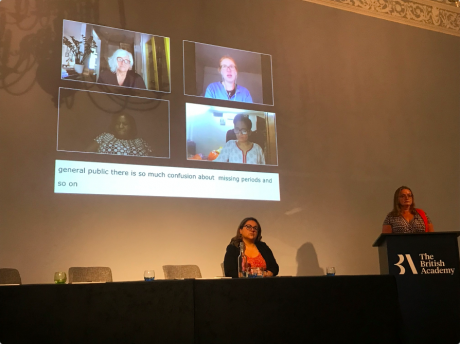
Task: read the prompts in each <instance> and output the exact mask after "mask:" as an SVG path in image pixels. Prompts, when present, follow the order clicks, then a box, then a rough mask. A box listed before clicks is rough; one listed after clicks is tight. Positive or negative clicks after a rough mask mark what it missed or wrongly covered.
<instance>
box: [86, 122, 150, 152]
mask: <svg viewBox="0 0 460 344" xmlns="http://www.w3.org/2000/svg"><path fill="white" fill-rule="evenodd" d="M87 151H88V152H94V153H102V154H114V155H131V156H152V149H151V148H150V146H149V145H148V143H147V142H145V141H144V140H143V139H141V138H139V137H137V127H136V121H135V120H134V118H133V117H132V116H131V115H128V114H125V113H119V114H114V115H113V116H112V123H111V124H110V127H109V130H108V132H105V133H102V134H100V135H99V136H98V137H96V138H95V139H94V142H93V143H92V144H91V145H90V146H89V147H88V148H87Z"/></svg>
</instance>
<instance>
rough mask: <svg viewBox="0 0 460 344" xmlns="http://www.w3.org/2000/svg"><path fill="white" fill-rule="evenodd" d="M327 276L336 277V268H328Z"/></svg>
mask: <svg viewBox="0 0 460 344" xmlns="http://www.w3.org/2000/svg"><path fill="white" fill-rule="evenodd" d="M326 276H335V268H334V267H333V266H331V267H328V268H326Z"/></svg>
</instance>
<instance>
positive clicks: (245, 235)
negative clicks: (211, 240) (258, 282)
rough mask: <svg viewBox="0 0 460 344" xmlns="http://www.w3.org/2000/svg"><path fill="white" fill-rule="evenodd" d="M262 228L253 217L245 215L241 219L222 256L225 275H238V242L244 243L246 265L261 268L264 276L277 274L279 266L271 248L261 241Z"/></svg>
mask: <svg viewBox="0 0 460 344" xmlns="http://www.w3.org/2000/svg"><path fill="white" fill-rule="evenodd" d="M261 240H262V228H261V227H260V224H259V221H257V220H256V219H255V218H253V217H247V218H245V219H243V221H241V223H240V225H239V226H238V229H237V231H236V236H235V237H233V238H232V240H231V241H230V244H229V245H228V246H227V252H226V253H225V258H224V270H225V276H227V277H233V278H237V277H238V256H239V254H240V249H239V246H240V243H241V242H244V244H245V254H246V257H247V259H248V266H250V267H252V268H257V267H260V268H263V269H264V270H265V272H264V277H271V276H276V275H278V272H279V266H278V263H277V262H276V259H275V257H274V256H273V253H272V250H270V247H268V246H267V244H266V243H264V242H262V241H261Z"/></svg>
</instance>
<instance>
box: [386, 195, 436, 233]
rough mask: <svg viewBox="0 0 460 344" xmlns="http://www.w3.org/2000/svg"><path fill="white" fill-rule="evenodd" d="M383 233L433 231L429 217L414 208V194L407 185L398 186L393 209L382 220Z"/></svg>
mask: <svg viewBox="0 0 460 344" xmlns="http://www.w3.org/2000/svg"><path fill="white" fill-rule="evenodd" d="M382 232H383V233H423V232H434V230H433V224H432V223H431V220H430V218H429V217H428V216H427V215H426V213H425V212H424V211H423V210H422V209H417V208H415V202H414V194H413V193H412V190H411V189H409V188H408V187H407V186H401V187H399V188H398V189H397V190H396V191H395V194H394V197H393V211H391V212H390V213H389V214H388V215H387V217H386V218H385V221H384V222H383V228H382Z"/></svg>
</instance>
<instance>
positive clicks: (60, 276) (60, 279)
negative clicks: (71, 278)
mask: <svg viewBox="0 0 460 344" xmlns="http://www.w3.org/2000/svg"><path fill="white" fill-rule="evenodd" d="M65 282H67V276H66V274H65V272H55V273H54V283H56V284H65Z"/></svg>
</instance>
